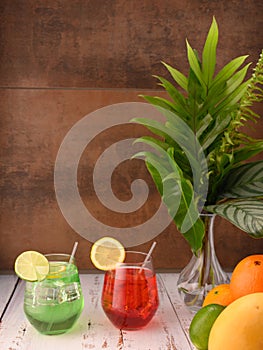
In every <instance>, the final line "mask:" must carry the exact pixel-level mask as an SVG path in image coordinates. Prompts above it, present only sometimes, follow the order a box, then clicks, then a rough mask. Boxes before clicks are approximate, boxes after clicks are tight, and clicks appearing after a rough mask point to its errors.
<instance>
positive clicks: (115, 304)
mask: <svg viewBox="0 0 263 350" xmlns="http://www.w3.org/2000/svg"><path fill="white" fill-rule="evenodd" d="M146 255H147V254H145V253H141V252H132V251H128V252H126V258H125V262H123V263H118V264H117V265H116V268H115V269H113V270H109V271H106V273H105V276H104V285H103V290H102V297H101V303H102V308H103V310H104V312H105V314H106V315H107V317H108V318H109V320H110V321H111V322H112V324H113V325H114V326H115V327H117V328H119V329H124V330H138V329H141V328H143V327H144V326H146V325H147V324H148V323H149V322H150V320H151V319H152V317H153V316H154V314H155V312H156V310H157V308H158V305H159V298H158V290H157V283H156V275H155V272H154V269H153V263H152V258H151V257H150V258H149V260H147V262H146V263H145V264H144V260H145V258H146Z"/></svg>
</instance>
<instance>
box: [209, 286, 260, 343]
mask: <svg viewBox="0 0 263 350" xmlns="http://www.w3.org/2000/svg"><path fill="white" fill-rule="evenodd" d="M262 329H263V293H253V294H248V295H245V296H243V297H241V298H239V299H237V300H235V301H233V303H231V304H230V305H228V306H227V307H226V308H225V309H224V310H223V311H222V312H221V313H220V315H219V316H218V317H217V318H216V320H215V322H214V323H213V326H212V328H211V331H210V334H209V339H208V350H262V349H263V337H262Z"/></svg>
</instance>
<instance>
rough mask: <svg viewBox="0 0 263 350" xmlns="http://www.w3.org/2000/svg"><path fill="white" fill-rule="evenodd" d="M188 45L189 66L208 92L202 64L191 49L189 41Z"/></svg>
mask: <svg viewBox="0 0 263 350" xmlns="http://www.w3.org/2000/svg"><path fill="white" fill-rule="evenodd" d="M186 45H187V56H188V61H189V65H190V67H191V69H192V71H193V72H194V74H195V75H196V77H197V79H198V80H199V82H200V84H201V85H202V87H203V88H204V90H206V89H207V86H206V84H205V81H204V77H203V73H202V70H201V68H200V63H199V61H198V59H197V57H196V55H195V53H194V50H193V49H192V48H191V46H190V45H189V43H188V41H187V40H186Z"/></svg>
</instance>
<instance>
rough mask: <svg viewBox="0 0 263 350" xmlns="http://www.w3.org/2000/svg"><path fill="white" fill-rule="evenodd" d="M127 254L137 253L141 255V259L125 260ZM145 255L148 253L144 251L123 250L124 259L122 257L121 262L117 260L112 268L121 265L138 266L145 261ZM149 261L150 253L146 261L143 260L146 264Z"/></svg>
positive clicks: (150, 259)
mask: <svg viewBox="0 0 263 350" xmlns="http://www.w3.org/2000/svg"><path fill="white" fill-rule="evenodd" d="M129 254H131V255H133V254H134V255H136V254H138V255H140V256H141V257H142V259H141V260H139V261H125V259H126V257H127V255H129ZM147 255H148V253H145V252H140V251H136V250H127V251H125V259H124V261H123V262H118V263H117V264H116V266H115V268H114V269H116V268H119V267H122V266H135V267H137V266H139V267H142V265H143V263H144V262H145V258H146V257H147ZM149 263H150V264H152V256H151V255H149V257H148V259H147V261H146V262H145V265H146V266H147V264H149Z"/></svg>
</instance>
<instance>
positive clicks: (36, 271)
mask: <svg viewBox="0 0 263 350" xmlns="http://www.w3.org/2000/svg"><path fill="white" fill-rule="evenodd" d="M15 273H16V274H17V275H18V277H20V278H21V279H23V280H26V281H30V282H34V281H42V280H43V279H45V278H46V276H47V275H48V273H49V262H48V260H47V258H46V257H45V256H44V255H42V254H41V253H39V252H35V251H33V250H28V251H25V252H23V253H21V254H20V255H19V256H18V257H17V258H16V261H15Z"/></svg>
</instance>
